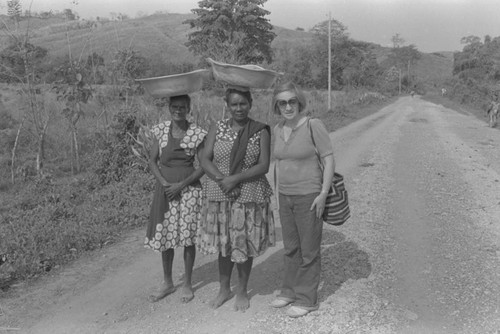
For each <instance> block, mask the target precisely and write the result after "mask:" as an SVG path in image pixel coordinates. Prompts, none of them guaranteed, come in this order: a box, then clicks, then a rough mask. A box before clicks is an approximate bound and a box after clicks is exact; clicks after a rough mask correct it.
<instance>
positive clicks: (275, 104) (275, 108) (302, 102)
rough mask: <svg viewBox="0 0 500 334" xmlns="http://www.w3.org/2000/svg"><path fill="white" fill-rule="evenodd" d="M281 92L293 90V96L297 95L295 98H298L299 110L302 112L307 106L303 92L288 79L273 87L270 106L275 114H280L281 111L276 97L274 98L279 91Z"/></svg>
mask: <svg viewBox="0 0 500 334" xmlns="http://www.w3.org/2000/svg"><path fill="white" fill-rule="evenodd" d="M283 92H293V93H295V96H296V97H297V100H299V112H302V111H303V110H305V109H306V106H307V100H306V96H305V95H304V92H303V91H302V90H301V89H300V88H299V87H298V86H297V85H296V84H294V83H293V82H291V81H288V82H285V83H283V84H281V85H279V86H278V87H276V88H275V89H274V93H273V102H272V108H273V112H274V113H275V114H277V115H280V114H281V111H280V109H279V107H278V99H276V96H278V95H279V94H280V93H283Z"/></svg>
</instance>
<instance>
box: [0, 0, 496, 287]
mask: <svg viewBox="0 0 500 334" xmlns="http://www.w3.org/2000/svg"><path fill="white" fill-rule="evenodd" d="M265 2H266V1H265V0H251V1H241V3H242V4H245V6H243V5H241V6H240V7H238V11H237V13H238V16H237V17H236V18H235V17H232V16H231V15H232V14H231V13H233V12H234V8H231V7H230V3H231V2H225V3H224V4H225V6H222V7H217V10H215V9H214V8H215V7H214V2H213V1H210V0H209V1H203V2H200V4H202V3H203V4H204V6H206V7H204V8H200V9H197V10H194V11H193V14H194V15H191V14H190V15H181V14H167V13H155V14H153V15H141V16H138V17H137V18H134V19H131V18H128V17H127V16H126V15H123V14H120V13H113V15H110V18H109V19H107V18H96V19H95V20H79V19H78V15H77V14H76V13H75V12H74V11H72V10H70V9H67V10H65V11H64V12H62V13H57V12H45V13H30V12H29V11H24V12H23V11H22V8H21V6H20V2H19V1H17V0H9V1H8V8H9V11H8V16H4V17H2V16H0V19H1V22H2V28H1V29H0V32H1V33H0V41H1V42H2V44H1V45H2V48H1V49H0V196H1V198H2V200H1V202H0V236H1V237H0V289H7V288H8V287H9V286H10V285H11V284H12V283H13V282H15V281H16V280H19V279H27V278H31V277H36V276H37V275H40V274H43V273H44V272H47V271H50V270H53V269H54V268H57V267H58V266H61V265H63V264H64V263H67V262H68V261H71V260H73V259H75V258H77V257H78V256H80V255H81V254H82V253H83V252H87V251H92V250H94V249H97V248H101V247H105V246H106V245H108V244H110V243H112V242H114V241H115V240H117V239H118V238H120V235H121V234H122V233H124V232H126V231H128V230H130V229H132V228H137V227H140V226H143V225H144V224H145V223H146V221H147V218H148V214H149V205H150V200H151V195H152V191H153V186H154V179H153V177H152V176H151V174H150V173H149V171H148V166H147V156H148V150H149V147H150V143H151V135H150V133H149V131H148V128H149V127H150V126H152V125H153V124H156V123H158V122H159V121H160V120H164V119H167V118H168V116H169V115H168V113H167V112H166V110H167V109H166V108H165V107H166V103H167V101H166V100H165V99H153V98H151V97H150V96H148V95H147V94H145V93H144V90H143V88H142V87H141V86H140V85H139V84H137V83H136V82H135V80H134V79H137V78H144V77H151V76H161V75H168V74H176V73H182V72H187V71H191V70H194V69H197V68H203V67H205V66H206V63H205V59H206V57H212V58H214V59H216V60H219V61H223V62H229V63H235V64H246V63H256V64H259V65H261V66H263V67H266V68H270V69H274V70H276V71H279V72H283V73H284V75H283V77H282V78H281V80H293V81H295V82H297V83H298V84H299V85H300V86H302V87H303V88H304V89H305V90H306V91H307V96H308V103H309V108H308V112H309V113H310V114H311V116H313V117H319V118H321V119H322V120H323V121H324V122H325V123H326V124H327V126H328V128H329V130H330V131H334V130H336V129H338V128H340V127H343V126H345V125H347V124H349V123H350V122H353V121H355V120H357V119H360V118H362V117H365V116H367V115H369V114H371V113H373V112H375V111H377V110H378V109H380V108H381V107H382V106H383V105H384V104H387V103H389V102H390V101H392V100H393V99H394V98H395V97H397V96H400V95H403V94H408V93H409V92H410V91H416V92H417V93H418V94H425V93H426V92H428V91H437V90H438V89H440V88H441V86H442V85H443V82H444V79H445V77H446V76H448V73H449V74H450V75H451V72H452V65H453V62H452V61H451V58H450V57H449V56H447V55H444V54H441V53H436V54H422V53H420V52H419V51H418V50H417V49H416V47H415V46H414V45H411V44H410V45H405V42H404V40H403V39H402V37H401V36H399V34H395V36H393V39H392V43H393V47H392V48H382V47H380V46H377V45H373V44H371V43H367V42H362V41H355V40H353V39H351V38H350V37H349V34H348V29H347V27H345V26H344V25H343V24H342V23H341V22H339V21H336V20H333V25H332V26H333V31H332V34H331V38H332V53H333V54H335V57H334V59H333V60H332V76H331V85H332V93H331V97H332V103H331V105H330V106H329V105H328V92H327V91H326V89H327V87H328V71H327V64H328V50H325V45H327V44H328V43H327V38H328V31H327V30H326V27H327V22H319V23H318V24H317V25H316V26H315V27H314V28H313V29H311V31H307V32H306V31H304V29H302V28H300V27H297V29H296V30H289V29H283V28H279V27H272V26H271V25H270V24H265V23H266V21H265V16H266V15H267V14H268V12H267V11H265V10H263V9H262V8H260V6H261V5H262V4H263V3H265ZM256 8H257V9H259V10H257V11H254V10H255V9H256ZM250 12H252V13H253V15H247V14H248V13H250ZM222 16H224V17H226V18H227V20H218V19H217V18H218V17H222ZM242 17H246V18H247V19H246V20H244V23H245V24H239V25H237V24H234V23H235V22H242V21H241V18H242ZM238 18H239V19H238ZM235 20H236V21H235ZM226 23H227V24H226ZM200 26H208V27H211V29H212V31H211V32H209V31H208V30H203V32H204V33H210V34H211V36H219V38H218V39H214V38H212V39H210V38H207V36H206V35H203V33H202V32H200V31H199V30H198V29H197V28H198V27H200ZM157 32H161V33H160V34H159V35H154V33H157ZM245 32H252V33H251V34H245ZM152 34H153V35H152ZM111 36H112V37H111ZM131 36H132V37H131ZM165 36H169V38H168V39H165ZM186 36H187V37H186ZM254 36H261V38H257V39H255V38H254ZM110 38H111V39H110ZM148 41H149V43H148ZM4 42H5V43H4ZM207 42H209V43H208V44H207ZM490 42H494V43H497V39H492V40H491V41H490ZM4 45H5V46H4ZM467 45H469V44H467ZM110 46H112V47H110ZM228 46H230V48H229V47H228ZM464 52H466V49H465V48H464ZM422 64H425V66H423V65H422ZM471 64H473V62H471ZM433 66H434V67H433ZM468 66H469V68H470V66H472V65H468ZM431 67H432V68H433V70H432V71H429V68H431ZM458 68H463V67H458ZM455 70H456V69H455ZM488 73H489V72H488ZM456 74H457V75H456V76H455V77H453V78H451V79H450V80H452V81H448V82H458V83H460V85H467V82H469V81H467V80H466V81H464V83H462V81H463V80H464V78H463V75H462V74H459V73H458V72H457V73H456ZM491 78H492V80H495V78H496V77H495V76H494V75H493V76H492V77H491ZM453 80H454V81H453ZM477 80H479V79H477ZM449 87H459V85H458V84H456V85H454V86H449ZM460 87H461V86H460ZM451 91H453V92H454V94H458V92H459V90H458V88H457V90H451V89H450V92H451ZM455 92H456V93H455ZM253 94H254V101H255V102H254V106H253V108H252V115H253V117H255V118H256V119H258V120H261V121H264V122H266V123H268V124H270V125H271V126H273V125H274V124H276V122H277V118H276V116H275V115H273V113H272V111H271V110H270V104H271V92H269V91H255V92H253ZM222 96H223V88H222V87H220V86H218V85H216V84H215V83H209V84H207V86H206V87H205V88H204V89H203V90H202V91H200V92H197V93H195V94H193V95H192V112H191V115H190V117H191V118H192V120H193V121H194V122H197V123H198V124H199V125H201V126H203V127H206V128H208V126H209V124H210V123H211V122H213V121H215V120H218V119H221V118H222V117H224V105H223V101H222Z"/></svg>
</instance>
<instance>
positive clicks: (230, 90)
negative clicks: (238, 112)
mask: <svg viewBox="0 0 500 334" xmlns="http://www.w3.org/2000/svg"><path fill="white" fill-rule="evenodd" d="M231 94H238V95H241V96H243V97H244V98H245V99H247V101H248V103H250V107H252V101H253V100H252V93H250V91H249V90H247V91H242V90H239V89H235V88H228V89H226V97H225V98H224V101H226V103H228V102H229V97H230V96H231Z"/></svg>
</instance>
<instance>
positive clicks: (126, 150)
mask: <svg viewBox="0 0 500 334" xmlns="http://www.w3.org/2000/svg"><path fill="white" fill-rule="evenodd" d="M222 94H223V92H222V91H203V92H199V93H196V94H193V96H192V114H191V117H192V118H193V120H194V121H196V122H197V123H198V124H199V125H201V126H203V127H205V128H208V126H209V124H210V123H211V122H213V121H215V120H218V119H221V118H222V117H223V115H224V103H223V96H222ZM307 96H308V113H309V114H310V115H311V116H313V117H318V118H320V119H322V120H323V121H324V122H325V124H326V126H327V128H328V130H329V131H335V130H337V129H339V128H341V127H343V126H345V125H348V124H350V123H352V122H354V121H356V120H358V119H361V118H363V117H366V116H368V115H370V114H372V113H374V112H376V111H378V110H380V108H382V107H383V106H385V105H387V104H389V103H390V102H392V101H393V100H394V98H386V97H384V96H382V95H380V94H375V93H369V92H356V91H351V92H348V93H343V92H334V93H333V94H332V110H327V100H328V96H327V93H326V92H324V91H310V92H307ZM253 98H254V105H253V107H252V111H251V113H252V114H251V115H252V117H253V118H255V119H258V120H260V121H263V122H266V123H268V124H269V125H270V126H271V127H273V126H274V125H275V124H276V123H277V122H278V121H279V117H278V116H277V115H274V114H273V113H272V111H271V108H270V107H271V100H272V95H271V93H270V92H265V91H260V92H259V91H257V92H254V93H253ZM9 105H10V109H12V108H13V106H15V102H13V101H11V103H10V104H9ZM133 105H134V108H132V109H128V110H125V111H124V110H123V109H121V108H120V106H119V105H118V104H114V103H110V104H109V105H107V106H106V108H107V112H108V113H109V119H108V121H109V122H110V124H109V126H110V127H111V128H112V129H113V131H111V132H110V133H109V134H108V138H107V139H106V138H105V137H104V135H103V131H105V130H106V129H108V130H109V128H108V127H106V126H103V124H102V123H103V122H104V120H103V116H102V115H103V113H102V110H101V109H102V108H103V107H102V106H99V105H98V104H96V103H95V102H92V104H90V105H89V106H86V107H87V108H88V110H87V113H86V117H85V118H84V119H83V120H82V121H81V123H79V127H80V129H81V131H80V138H81V141H82V143H81V146H82V161H83V162H84V164H85V166H84V169H83V171H82V172H81V173H80V174H78V175H71V174H70V173H69V167H68V165H69V163H68V154H69V153H68V150H69V148H68V145H67V142H68V138H69V137H68V133H67V132H65V128H66V127H65V126H64V120H63V119H62V116H60V115H59V114H58V115H56V116H55V118H54V124H53V125H52V126H51V128H50V133H49V138H48V141H49V142H50V145H48V151H49V152H47V153H48V156H49V157H50V162H49V163H48V165H51V167H52V169H53V170H55V171H56V172H54V173H53V174H52V175H51V176H49V177H47V178H42V179H40V178H37V177H31V178H28V179H27V180H25V181H22V182H18V183H16V184H14V185H11V184H9V183H8V182H7V181H6V180H3V181H2V182H1V183H0V184H1V186H0V192H1V193H0V196H2V203H1V204H0V235H1V238H0V255H1V256H4V257H5V258H6V261H5V262H4V263H3V264H2V265H0V289H7V288H8V286H9V285H10V284H12V282H14V281H16V280H23V279H27V278H31V277H36V276H38V275H41V274H43V273H45V272H47V271H51V270H53V269H55V268H58V267H60V266H61V265H64V264H65V263H68V262H70V261H72V260H74V259H76V258H78V257H79V256H80V255H81V254H83V253H85V252H89V251H92V250H95V249H98V248H102V247H105V246H106V245H109V244H111V243H113V242H114V241H116V240H118V239H119V238H120V236H121V235H122V233H124V232H127V231H130V230H131V229H135V228H138V227H140V226H144V225H145V224H146V222H147V220H148V216H149V208H150V201H151V197H152V193H153V188H154V183H155V180H154V178H153V176H152V175H151V173H149V171H148V169H147V165H146V164H145V162H143V161H142V162H141V161H139V160H138V159H137V158H136V157H135V156H134V155H133V154H132V152H131V147H130V146H133V145H134V142H133V141H127V140H126V139H127V138H128V136H125V135H124V132H125V131H128V130H127V129H128V128H127V129H125V128H124V125H127V126H129V125H130V123H129V121H131V120H134V122H137V123H140V124H142V125H144V126H145V127H146V128H147V127H150V126H151V125H153V124H156V123H157V122H159V121H160V120H164V119H168V113H167V112H165V109H158V108H156V107H155V106H154V103H153V101H152V100H151V99H150V98H149V97H147V96H141V97H138V99H137V100H136V101H134V102H133ZM100 108H101V109H100ZM10 109H9V110H10ZM13 114H14V115H12V117H13V118H16V119H19V117H20V113H19V112H18V111H16V112H13ZM28 132H29V131H28ZM133 135H136V136H137V133H135V134H133ZM32 144H33V143H32V142H28V143H27V145H26V146H25V147H24V148H23V149H24V151H21V152H20V153H22V155H23V156H24V157H23V158H24V160H25V161H31V160H30V159H31V155H32V154H33V150H29V149H28V147H29V146H30V145H32ZM135 148H136V149H138V150H141V149H142V153H143V154H145V155H146V154H147V150H148V147H147V145H146V146H145V147H138V146H136V147H135ZM4 153H5V154H4V155H2V158H3V159H4V160H5V161H4V163H3V164H2V165H4V166H8V163H9V156H8V153H9V150H5V152H4ZM2 282H3V283H2Z"/></svg>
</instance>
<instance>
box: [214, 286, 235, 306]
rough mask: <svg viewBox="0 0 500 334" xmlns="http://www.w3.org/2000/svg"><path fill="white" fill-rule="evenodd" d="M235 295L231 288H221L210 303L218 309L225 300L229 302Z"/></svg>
mask: <svg viewBox="0 0 500 334" xmlns="http://www.w3.org/2000/svg"><path fill="white" fill-rule="evenodd" d="M232 297H233V293H232V292H231V290H226V289H221V290H219V294H218V295H217V297H215V299H214V300H212V301H211V302H210V303H209V305H210V307H211V308H213V309H216V308H218V307H219V306H221V305H222V304H224V303H225V302H227V301H228V300H229V299H231V298H232Z"/></svg>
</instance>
